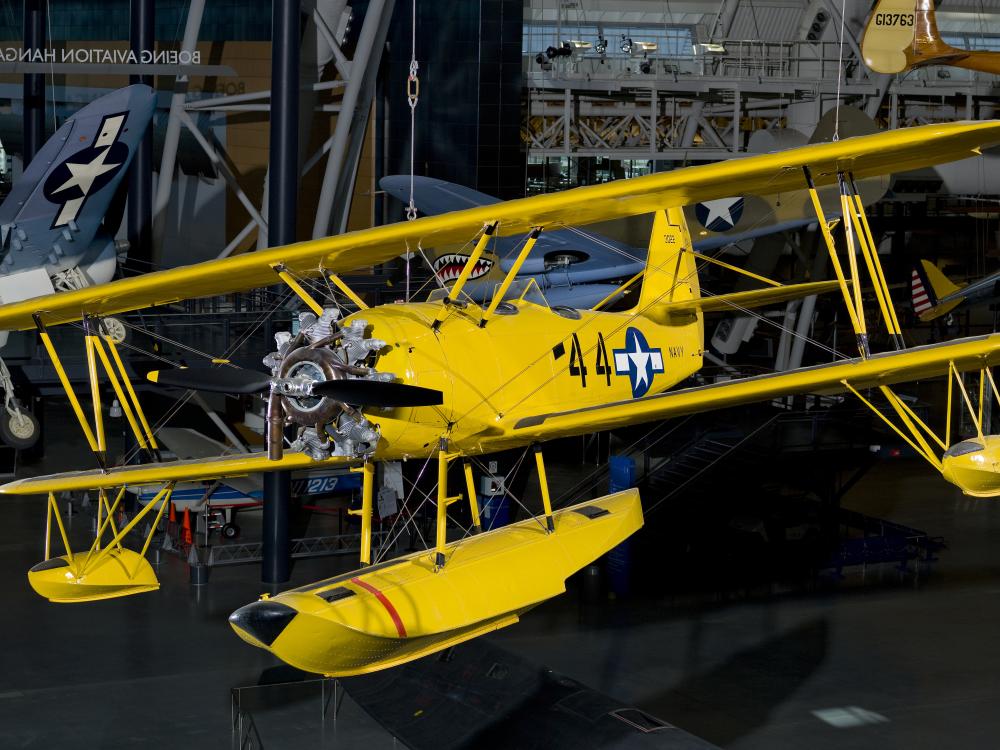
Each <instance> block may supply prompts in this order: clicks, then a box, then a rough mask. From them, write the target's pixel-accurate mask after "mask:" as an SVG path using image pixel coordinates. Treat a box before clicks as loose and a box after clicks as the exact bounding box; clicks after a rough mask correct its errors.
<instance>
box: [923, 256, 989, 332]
mask: <svg viewBox="0 0 1000 750" xmlns="http://www.w3.org/2000/svg"><path fill="white" fill-rule="evenodd" d="M910 292H911V299H912V301H913V312H915V313H916V314H917V317H919V318H920V319H921V320H923V321H925V322H926V321H930V320H935V319H937V318H940V317H941V316H942V315H947V314H948V313H950V312H951V311H953V310H958V309H961V308H963V307H973V306H975V305H985V304H988V303H990V302H995V301H996V300H998V299H1000V271H997V272H996V273H991V274H990V275H989V276H984V277H983V278H981V279H979V280H978V281H973V282H972V283H971V284H966V285H965V286H962V285H960V284H956V283H955V282H954V281H952V280H951V279H949V278H948V277H947V276H945V275H944V272H943V271H942V270H941V269H940V268H938V267H937V266H936V265H934V264H933V263H931V262H930V261H929V260H922V261H920V266H919V267H917V268H914V269H913V274H912V276H911V278H910Z"/></svg>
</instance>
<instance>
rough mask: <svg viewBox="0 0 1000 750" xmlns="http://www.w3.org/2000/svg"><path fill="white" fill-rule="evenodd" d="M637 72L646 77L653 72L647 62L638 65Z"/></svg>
mask: <svg viewBox="0 0 1000 750" xmlns="http://www.w3.org/2000/svg"><path fill="white" fill-rule="evenodd" d="M639 70H641V71H642V72H643V73H645V74H646V75H649V74H650V73H652V72H653V66H652V64H651V63H650V62H649V60H643V61H642V62H641V63H639Z"/></svg>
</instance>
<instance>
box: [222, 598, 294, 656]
mask: <svg viewBox="0 0 1000 750" xmlns="http://www.w3.org/2000/svg"><path fill="white" fill-rule="evenodd" d="M297 614H298V612H296V611H295V610H294V609H292V608H291V607H289V606H287V605H285V604H282V603H281V602H269V601H259V602H253V603H252V604H248V605H246V606H245V607H240V608H239V609H238V610H236V611H235V612H233V613H232V614H231V615H229V624H230V625H232V626H233V627H234V628H236V629H237V630H241V631H243V632H244V633H246V634H247V635H249V636H250V637H251V638H253V639H254V640H257V641H260V642H261V643H263V644H264V645H265V646H270V645H271V644H272V643H274V641H275V640H276V639H277V637H278V636H279V635H281V631H283V630H284V629H285V628H286V627H287V626H288V623H290V622H291V621H292V620H293V619H294V617H295V615H297Z"/></svg>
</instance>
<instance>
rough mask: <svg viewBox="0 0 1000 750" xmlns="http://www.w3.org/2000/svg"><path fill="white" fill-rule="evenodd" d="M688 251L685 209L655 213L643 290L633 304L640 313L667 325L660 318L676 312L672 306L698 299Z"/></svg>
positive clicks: (688, 237)
mask: <svg viewBox="0 0 1000 750" xmlns="http://www.w3.org/2000/svg"><path fill="white" fill-rule="evenodd" d="M691 251H692V246H691V234H690V233H689V232H688V226H687V221H686V220H685V218H684V209H683V208H669V209H667V210H666V211H657V212H656V215H655V218H654V219H653V229H652V231H651V232H650V235H649V255H648V257H647V260H646V271H645V273H644V274H643V279H642V291H641V292H640V293H639V302H638V304H637V305H636V311H637V312H638V313H639V314H641V315H644V316H646V317H647V318H651V319H653V320H655V321H656V322H658V323H666V322H668V321H666V320H664V319H663V317H664V315H663V313H664V312H665V311H670V310H672V309H675V308H676V307H677V305H676V304H675V303H679V302H680V303H683V302H689V301H693V300H697V299H699V298H700V297H701V289H700V287H699V284H698V267H697V265H696V263H695V256H694V254H693V253H692V252H691ZM689 316H690V313H689ZM669 322H674V321H669ZM687 322H690V321H687Z"/></svg>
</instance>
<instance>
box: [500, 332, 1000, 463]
mask: <svg viewBox="0 0 1000 750" xmlns="http://www.w3.org/2000/svg"><path fill="white" fill-rule="evenodd" d="M949 362H954V364H955V367H956V368H957V369H958V370H959V371H964V370H977V369H979V368H981V367H987V366H990V367H991V366H994V365H997V364H1000V334H993V335H990V336H976V337H973V338H966V339H958V340H957V341H952V342H947V343H942V344H931V345H929V346H921V347H916V348H914V349H906V350H904V351H900V352H887V353H884V354H876V355H874V356H872V357H871V358H870V359H846V360H840V361H839V362H832V363H830V364H828V365H817V366H815V367H804V368H802V369H800V370H792V371H790V372H776V373H773V374H769V375H759V376H757V377H751V378H741V379H739V380H731V381H725V382H720V383H714V384H712V385H704V386H699V387H694V388H682V389H680V390H675V391H667V392H665V393H661V394H658V395H656V396H647V397H645V398H637V399H633V400H629V401H620V402H617V403H613V404H607V405H604V406H595V407H589V408H585V409H574V410H572V411H564V412H557V413H552V414H538V415H535V416H530V417H524V418H522V419H520V420H518V421H517V422H516V423H515V425H514V434H515V435H519V436H520V439H519V440H518V444H521V443H524V444H527V443H528V442H530V441H532V440H552V439H554V438H558V437H564V436H569V435H579V434H581V433H588V432H598V431H601V430H609V429H614V428H616V427H623V426H625V425H630V424H638V423H641V422H652V421H656V420H659V419H668V418H670V417H679V416H683V415H685V414H693V413H695V412H702V411H711V410H712V409H724V408H726V407H730V406H738V405H740V404H747V403H753V402H757V401H767V400H769V399H772V398H775V397H777V396H786V395H794V394H797V393H837V392H842V391H845V390H846V388H845V386H844V385H843V384H844V383H845V382H846V383H849V384H850V385H851V386H852V387H854V388H856V389H859V390H860V389H863V388H871V387H873V386H879V385H892V384H893V383H904V382H908V381H912V380H920V379H923V378H930V377H937V376H941V375H944V374H946V373H947V372H948V363H949Z"/></svg>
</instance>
